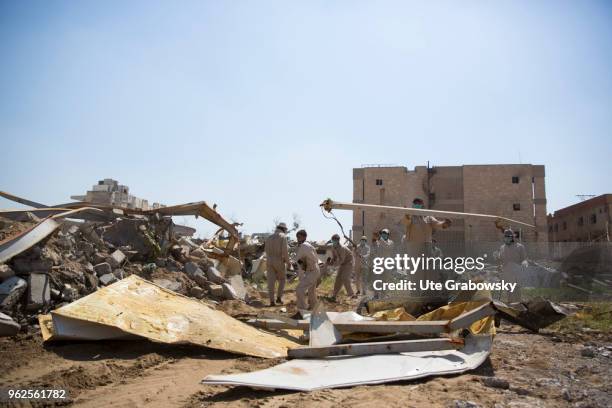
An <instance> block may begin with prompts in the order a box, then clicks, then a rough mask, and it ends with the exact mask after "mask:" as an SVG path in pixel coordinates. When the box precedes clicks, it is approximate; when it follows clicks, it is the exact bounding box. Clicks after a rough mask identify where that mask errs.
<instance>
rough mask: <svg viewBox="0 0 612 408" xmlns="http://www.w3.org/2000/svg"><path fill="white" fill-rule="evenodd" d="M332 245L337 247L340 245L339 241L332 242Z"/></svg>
mask: <svg viewBox="0 0 612 408" xmlns="http://www.w3.org/2000/svg"><path fill="white" fill-rule="evenodd" d="M332 245H333V246H338V245H340V241H336V240H332Z"/></svg>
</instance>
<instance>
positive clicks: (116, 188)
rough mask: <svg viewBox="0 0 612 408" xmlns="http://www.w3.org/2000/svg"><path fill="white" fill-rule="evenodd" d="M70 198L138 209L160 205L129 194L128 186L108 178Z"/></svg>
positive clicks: (147, 208)
mask: <svg viewBox="0 0 612 408" xmlns="http://www.w3.org/2000/svg"><path fill="white" fill-rule="evenodd" d="M70 198H72V199H73V200H79V201H85V202H88V203H92V204H103V205H112V206H115V207H123V208H131V209H138V210H149V209H155V208H159V207H160V206H161V205H160V204H158V203H153V204H152V205H149V202H148V201H147V200H145V199H143V198H138V197H135V196H133V195H131V194H130V188H129V187H128V186H125V185H122V184H119V182H118V181H117V180H113V179H108V178H107V179H104V180H100V181H98V184H95V185H93V186H92V188H91V190H89V191H87V192H86V193H85V195H74V196H71V197H70Z"/></svg>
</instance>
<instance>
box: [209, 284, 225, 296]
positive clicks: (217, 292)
mask: <svg viewBox="0 0 612 408" xmlns="http://www.w3.org/2000/svg"><path fill="white" fill-rule="evenodd" d="M208 291H209V292H210V294H211V295H212V296H214V297H217V298H222V297H223V286H221V285H209V286H208Z"/></svg>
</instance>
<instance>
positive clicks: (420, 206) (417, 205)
mask: <svg viewBox="0 0 612 408" xmlns="http://www.w3.org/2000/svg"><path fill="white" fill-rule="evenodd" d="M412 208H420V209H422V208H423V204H412Z"/></svg>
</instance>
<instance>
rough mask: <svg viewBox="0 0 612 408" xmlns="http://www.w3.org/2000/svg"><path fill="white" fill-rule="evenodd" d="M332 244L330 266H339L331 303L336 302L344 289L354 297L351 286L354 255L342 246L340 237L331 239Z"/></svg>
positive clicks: (336, 235)
mask: <svg viewBox="0 0 612 408" xmlns="http://www.w3.org/2000/svg"><path fill="white" fill-rule="evenodd" d="M331 243H332V258H331V259H330V260H329V262H328V263H329V265H330V266H337V267H338V273H337V274H336V281H335V282H334V293H333V295H332V297H331V299H330V301H332V302H335V301H336V296H338V293H339V292H340V289H342V286H344V288H345V289H346V294H347V295H348V296H351V297H353V296H354V295H355V294H354V293H353V288H352V286H351V274H352V273H353V253H352V252H351V250H350V249H348V248H347V247H345V246H344V245H341V244H340V235H338V234H334V235H332V237H331Z"/></svg>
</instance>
